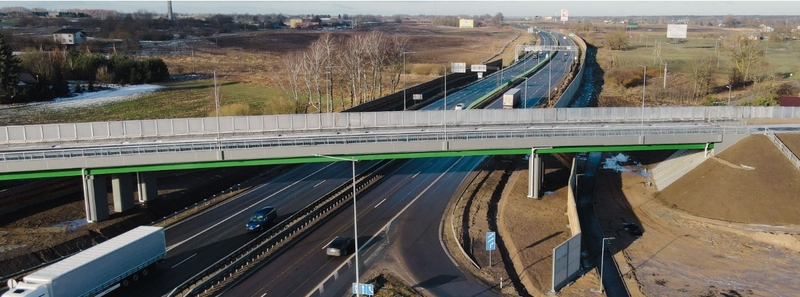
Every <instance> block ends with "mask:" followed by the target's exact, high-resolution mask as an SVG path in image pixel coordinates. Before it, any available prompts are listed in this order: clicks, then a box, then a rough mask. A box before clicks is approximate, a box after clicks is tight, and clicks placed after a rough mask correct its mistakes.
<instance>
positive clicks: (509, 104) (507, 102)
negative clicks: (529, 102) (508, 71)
mask: <svg viewBox="0 0 800 297" xmlns="http://www.w3.org/2000/svg"><path fill="white" fill-rule="evenodd" d="M517 105H519V88H513V89H511V90H508V91H507V92H506V93H505V94H503V109H513V108H514V107H517Z"/></svg>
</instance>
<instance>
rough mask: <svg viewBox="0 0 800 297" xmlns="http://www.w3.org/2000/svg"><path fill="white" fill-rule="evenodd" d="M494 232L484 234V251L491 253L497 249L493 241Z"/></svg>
mask: <svg viewBox="0 0 800 297" xmlns="http://www.w3.org/2000/svg"><path fill="white" fill-rule="evenodd" d="M494 235H495V234H494V232H486V250H487V251H493V250H495V249H496V248H497V244H495V241H494Z"/></svg>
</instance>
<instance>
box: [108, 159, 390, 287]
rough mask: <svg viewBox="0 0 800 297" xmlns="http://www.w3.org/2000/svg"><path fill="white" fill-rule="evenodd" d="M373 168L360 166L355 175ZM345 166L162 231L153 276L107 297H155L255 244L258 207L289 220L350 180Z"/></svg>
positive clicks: (296, 173) (304, 172)
mask: <svg viewBox="0 0 800 297" xmlns="http://www.w3.org/2000/svg"><path fill="white" fill-rule="evenodd" d="M373 163H374V162H363V163H362V164H361V165H362V166H360V167H359V168H357V173H360V172H363V170H364V169H366V168H368V167H369V165H370V164H373ZM350 168H351V167H350V164H349V163H342V162H336V163H318V164H304V165H302V166H296V167H294V168H293V169H291V170H289V171H288V172H286V173H285V174H282V175H280V176H278V177H276V178H275V179H273V180H269V181H266V182H265V183H263V184H261V185H259V186H257V187H254V188H253V189H250V190H249V191H247V192H246V193H244V194H242V195H239V196H237V197H235V198H232V199H228V200H227V201H226V202H224V203H222V204H220V205H217V206H215V207H213V208H211V209H208V210H206V211H205V212H203V213H200V214H198V215H195V216H192V217H190V218H187V219H185V220H183V221H181V222H180V223H178V224H174V225H172V226H170V227H168V228H166V230H165V234H166V239H167V249H168V251H167V258H166V259H165V261H164V262H163V263H161V264H160V265H159V266H158V268H157V269H155V270H154V271H153V273H152V274H151V276H148V277H147V278H146V279H144V280H142V281H141V282H145V283H143V284H140V285H136V286H132V287H130V288H129V289H126V290H120V291H118V292H113V293H112V294H111V295H108V296H159V295H163V294H166V293H167V292H169V291H170V290H172V289H173V288H174V287H176V286H177V285H179V284H180V283H182V282H183V281H184V280H186V279H188V278H190V277H191V276H193V275H195V274H197V273H198V272H200V271H202V270H203V269H204V268H206V267H208V266H210V265H211V264H212V263H214V262H216V261H217V260H219V259H220V258H221V257H223V256H225V255H227V254H229V253H231V252H233V251H234V250H236V249H237V248H238V247H240V246H242V245H244V244H245V243H247V242H248V241H250V240H252V239H253V238H255V236H256V233H253V232H247V231H246V230H245V227H244V226H245V223H246V222H247V220H248V218H249V217H250V216H251V215H252V214H253V212H254V211H255V210H256V209H258V208H259V207H261V206H264V205H273V206H276V209H277V211H278V220H281V219H284V218H286V217H288V216H289V215H290V214H292V213H293V212H296V211H297V210H299V209H301V208H303V207H304V206H306V205H308V204H309V203H311V202H312V201H314V200H316V199H319V198H320V197H321V196H322V195H323V194H325V193H327V192H329V191H331V190H332V189H334V188H336V187H338V186H340V185H342V184H344V183H347V182H349V181H350V180H351V178H352V173H351V170H350Z"/></svg>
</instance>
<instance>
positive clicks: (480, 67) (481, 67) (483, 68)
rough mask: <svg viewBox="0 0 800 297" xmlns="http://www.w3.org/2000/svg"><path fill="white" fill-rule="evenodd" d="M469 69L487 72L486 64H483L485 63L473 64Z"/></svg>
mask: <svg viewBox="0 0 800 297" xmlns="http://www.w3.org/2000/svg"><path fill="white" fill-rule="evenodd" d="M469 69H470V71H472V72H486V65H483V64H472V65H471V66H470V67H469Z"/></svg>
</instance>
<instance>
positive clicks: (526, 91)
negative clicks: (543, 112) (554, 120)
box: [522, 76, 531, 109]
mask: <svg viewBox="0 0 800 297" xmlns="http://www.w3.org/2000/svg"><path fill="white" fill-rule="evenodd" d="M530 78H531V77H530V76H528V77H526V78H525V96H524V97H525V98H523V99H522V100H523V101H524V102H525V103H523V106H524V107H523V108H525V109H528V80H529V79H530Z"/></svg>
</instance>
